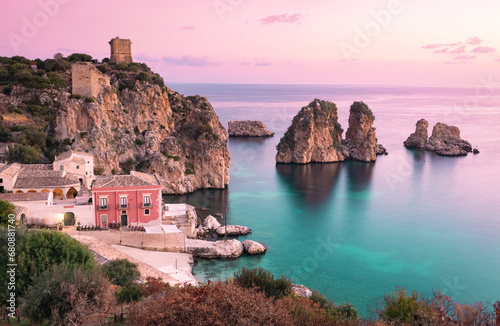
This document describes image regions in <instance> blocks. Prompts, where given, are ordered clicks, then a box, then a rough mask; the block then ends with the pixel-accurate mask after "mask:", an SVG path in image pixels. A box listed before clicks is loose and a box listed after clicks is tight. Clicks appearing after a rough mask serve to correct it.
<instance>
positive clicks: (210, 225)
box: [203, 215, 221, 230]
mask: <svg viewBox="0 0 500 326" xmlns="http://www.w3.org/2000/svg"><path fill="white" fill-rule="evenodd" d="M220 225H221V224H220V223H219V221H217V219H216V218H215V217H213V216H212V215H208V216H207V217H206V218H205V221H204V222H203V228H204V229H206V230H217V229H218V228H219V227H220Z"/></svg>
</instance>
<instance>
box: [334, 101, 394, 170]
mask: <svg viewBox="0 0 500 326" xmlns="http://www.w3.org/2000/svg"><path fill="white" fill-rule="evenodd" d="M374 121H375V116H374V115H373V112H372V111H371V110H370V108H369V107H368V106H367V105H366V104H365V103H363V102H354V103H353V104H352V105H351V108H350V113H349V128H348V129H347V132H346V138H345V140H344V141H343V142H342V153H343V155H344V157H345V158H346V159H347V158H349V159H352V160H357V161H364V162H373V161H375V160H376V158H377V154H386V153H387V151H386V150H385V148H384V147H383V146H382V145H378V144H377V136H376V134H375V128H374V127H373V122H374Z"/></svg>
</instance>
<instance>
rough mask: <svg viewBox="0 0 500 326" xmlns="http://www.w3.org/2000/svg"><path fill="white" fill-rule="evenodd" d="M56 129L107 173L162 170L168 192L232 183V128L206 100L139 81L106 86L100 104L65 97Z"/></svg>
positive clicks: (97, 101)
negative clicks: (121, 86)
mask: <svg viewBox="0 0 500 326" xmlns="http://www.w3.org/2000/svg"><path fill="white" fill-rule="evenodd" d="M60 105H61V108H60V109H59V110H58V111H57V113H56V117H55V120H54V123H53V124H52V128H53V131H54V134H55V137H56V139H58V140H60V141H63V140H64V139H73V141H72V144H71V147H72V149H74V150H82V151H89V152H90V153H92V154H94V157H95V165H96V166H97V167H101V168H104V172H105V173H106V174H111V173H112V172H115V173H118V172H128V171H123V170H130V169H131V168H132V169H137V170H141V171H144V172H149V173H156V174H157V175H158V177H159V178H160V181H161V183H162V186H163V192H164V193H171V194H180V193H186V192H192V191H194V190H196V189H199V188H224V187H225V186H226V185H227V184H228V182H229V172H228V168H229V163H230V158H229V152H228V149H227V136H226V130H225V129H224V127H223V126H222V124H221V123H220V121H219V119H218V117H217V115H216V114H215V111H214V110H213V108H212V106H211V105H210V103H209V102H208V101H207V99H206V98H204V97H200V96H195V97H184V96H182V95H180V94H178V93H176V92H173V91H172V90H170V89H168V88H166V87H164V88H161V87H159V86H158V85H152V84H149V83H143V84H141V83H140V82H139V81H137V82H136V85H135V88H134V90H130V89H128V88H125V89H123V90H122V91H121V92H119V91H118V90H117V89H116V88H115V87H114V86H109V87H104V88H103V89H102V91H101V93H100V94H99V95H98V96H97V98H96V99H95V101H94V102H91V103H85V101H84V100H82V99H74V98H73V99H70V98H69V94H65V96H62V98H61V100H60Z"/></svg>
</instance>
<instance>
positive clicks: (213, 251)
mask: <svg viewBox="0 0 500 326" xmlns="http://www.w3.org/2000/svg"><path fill="white" fill-rule="evenodd" d="M243 249H244V248H243V244H242V243H241V242H240V241H238V240H236V239H232V240H227V241H224V240H221V241H215V242H214V241H204V240H191V239H187V240H186V251H187V252H188V253H190V254H192V255H194V256H196V257H203V258H237V257H239V256H241V255H242V254H243Z"/></svg>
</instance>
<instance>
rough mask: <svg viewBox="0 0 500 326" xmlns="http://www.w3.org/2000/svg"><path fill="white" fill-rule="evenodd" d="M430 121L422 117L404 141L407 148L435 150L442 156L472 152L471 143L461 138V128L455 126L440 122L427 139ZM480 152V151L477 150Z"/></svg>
mask: <svg viewBox="0 0 500 326" xmlns="http://www.w3.org/2000/svg"><path fill="white" fill-rule="evenodd" d="M428 126H429V123H428V122H427V121H426V120H425V119H421V120H419V121H418V122H417V124H416V130H415V132H414V133H412V134H411V135H410V137H408V139H407V140H406V141H405V142H404V145H405V146H406V147H407V148H416V149H420V150H428V151H432V152H435V153H436V154H438V155H441V156H462V155H467V154H468V153H471V152H472V151H473V150H472V146H471V144H470V143H469V142H468V141H466V140H464V139H462V138H460V129H458V127H455V126H448V125H447V124H444V123H441V122H438V123H437V124H436V125H435V126H434V128H433V129H432V135H431V137H429V138H428V139H427V135H428V131H427V128H428ZM477 152H479V151H477Z"/></svg>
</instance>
